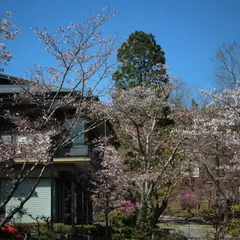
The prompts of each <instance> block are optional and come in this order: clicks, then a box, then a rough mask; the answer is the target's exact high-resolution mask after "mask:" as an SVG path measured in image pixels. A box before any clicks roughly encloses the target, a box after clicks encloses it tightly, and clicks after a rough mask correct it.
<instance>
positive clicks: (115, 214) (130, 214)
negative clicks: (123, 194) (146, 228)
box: [110, 200, 140, 227]
mask: <svg viewBox="0 0 240 240" xmlns="http://www.w3.org/2000/svg"><path fill="white" fill-rule="evenodd" d="M120 204H121V207H120V208H118V209H115V210H114V211H112V212H111V213H110V218H111V220H112V225H113V226H118V227H120V226H136V213H137V210H138V208H139V206H140V203H138V202H136V203H135V204H134V203H133V202H131V200H123V201H121V202H120Z"/></svg>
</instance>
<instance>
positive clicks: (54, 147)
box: [0, 9, 115, 227]
mask: <svg viewBox="0 0 240 240" xmlns="http://www.w3.org/2000/svg"><path fill="white" fill-rule="evenodd" d="M114 15H115V12H113V13H112V12H110V11H109V10H107V9H103V11H102V13H100V14H98V15H96V16H91V17H90V18H89V19H88V20H87V21H85V22H84V23H83V24H70V25H69V26H68V27H67V28H66V29H65V28H62V27H60V28H58V30H57V31H56V32H55V33H53V34H51V33H49V32H48V29H47V27H45V28H44V29H43V30H39V29H38V28H35V29H34V32H35V34H36V35H37V36H38V37H39V40H40V42H41V43H43V45H44V46H45V49H46V52H47V53H49V54H50V55H51V56H52V57H53V59H54V60H55V66H46V67H44V66H39V65H35V66H33V67H32V68H30V70H29V71H28V73H27V76H26V79H27V80H25V79H21V78H19V79H12V83H13V84H16V85H18V86H19V88H20V91H19V92H17V93H16V94H15V95H14V101H13V106H11V107H10V109H6V106H5V105H4V104H2V105H1V112H5V114H4V119H6V121H9V122H11V123H12V124H13V126H14V127H13V128H12V130H13V131H15V132H16V133H17V135H19V137H20V139H18V141H15V142H14V143H11V144H9V143H7V142H6V141H5V142H2V143H1V149H5V150H4V152H2V153H3V154H2V156H1V157H2V160H3V155H4V159H5V160H4V161H1V164H2V166H4V168H1V169H2V171H4V172H5V174H6V175H7V176H6V177H7V178H8V179H9V181H10V182H11V184H12V188H11V190H10V192H9V194H8V195H7V196H5V197H4V199H2V200H1V203H0V210H3V209H4V208H5V206H6V205H7V204H8V202H9V201H10V199H11V197H12V196H13V194H14V192H15V191H16V189H17V188H18V187H19V185H20V184H21V183H22V182H23V181H24V180H26V179H28V177H29V176H30V174H31V172H33V171H37V169H40V171H39V173H38V177H37V180H36V182H35V183H34V187H33V188H32V189H31V190H30V191H29V194H28V195H27V197H26V198H24V199H20V204H19V206H17V207H16V208H14V209H13V210H12V211H10V213H9V214H8V215H7V216H6V217H5V218H4V219H3V221H2V222H1V223H0V227H1V226H3V225H4V224H5V223H6V222H7V221H9V220H10V219H11V218H12V217H13V216H14V214H15V213H17V212H19V211H20V210H21V209H22V208H23V206H24V204H25V203H26V202H27V201H28V200H29V198H30V197H31V196H32V194H33V192H34V190H35V189H36V187H37V185H38V182H39V180H40V178H41V177H42V174H43V172H44V171H45V169H46V167H48V166H51V165H52V163H53V161H52V160H53V157H54V156H56V154H58V150H59V149H60V148H62V147H64V146H66V145H68V144H71V143H72V142H73V141H74V140H75V139H76V138H78V137H79V136H80V135H81V134H84V133H86V132H88V131H90V130H92V129H94V128H95V127H96V126H98V125H100V124H102V122H101V120H100V119H97V118H96V116H97V115H96V113H95V110H96V109H95V108H94V107H92V106H94V103H95V102H96V101H99V100H98V97H96V95H95V94H98V93H99V94H100V93H102V92H103V91H104V90H105V88H101V87H100V83H102V82H103V81H104V79H106V78H107V77H108V76H110V75H111V72H110V70H111V64H108V58H109V56H110V55H111V53H112V44H113V41H114V38H113V37H105V36H104V34H103V32H102V27H103V25H104V24H105V23H107V22H108V21H110V20H111V18H112V17H113V16H114ZM9 16H10V15H9ZM4 23H5V21H2V26H3V27H2V28H1V34H2V36H3V37H5V38H9V39H13V38H14V36H15V35H14V34H13V35H12V34H11V33H10V30H11V28H12V27H13V25H11V24H10V22H9V23H6V24H5V25H4ZM13 28H14V29H15V27H13ZM8 34H9V35H8ZM8 36H9V37H8ZM3 50H4V49H3ZM1 51H2V50H1ZM1 56H6V53H4V51H2V52H1ZM9 56H10V55H9ZM5 59H10V58H5ZM101 85H103V84H101ZM97 90H99V92H98V91H97ZM22 105H24V106H28V111H24V110H22V108H21V106H22ZM6 110H8V111H6ZM79 122H82V124H83V125H84V126H85V127H84V129H83V130H82V131H80V132H78V133H76V134H75V135H73V134H72V133H73V132H74V129H75V128H76V127H77V126H78V125H79ZM21 139H22V143H21ZM20 143H21V144H20ZM19 144H20V145H21V146H19ZM22 145H23V146H22ZM43 146H44V147H43ZM18 148H21V149H22V150H21V159H23V160H24V162H23V164H22V168H21V170H20V173H18V174H17V173H16V171H15V170H14V166H15V165H14V162H13V163H11V164H10V162H11V161H12V160H15V159H16V157H17V156H18V155H17V153H18ZM12 149H14V151H12ZM32 161H34V163H33V162H32ZM30 162H31V166H32V167H29V166H30V164H29V163H30ZM3 169H7V170H8V171H5V170H3ZM16 174H17V175H16ZM10 176H12V177H10Z"/></svg>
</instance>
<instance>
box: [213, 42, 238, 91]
mask: <svg viewBox="0 0 240 240" xmlns="http://www.w3.org/2000/svg"><path fill="white" fill-rule="evenodd" d="M239 57H240V42H237V41H233V42H232V43H230V44H223V45H222V46H220V47H219V49H218V51H217V53H216V59H215V62H216V70H215V73H214V75H215V79H214V80H215V82H216V83H217V85H218V87H220V89H224V88H230V89H233V88H235V87H236V85H238V84H239V83H240V61H239Z"/></svg>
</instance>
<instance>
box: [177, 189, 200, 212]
mask: <svg viewBox="0 0 240 240" xmlns="http://www.w3.org/2000/svg"><path fill="white" fill-rule="evenodd" d="M178 198H179V200H180V204H181V207H182V210H190V209H192V208H197V204H198V197H197V195H196V194H194V193H188V192H183V193H181V194H180V195H179V196H178Z"/></svg>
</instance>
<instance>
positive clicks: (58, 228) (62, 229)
mask: <svg viewBox="0 0 240 240" xmlns="http://www.w3.org/2000/svg"><path fill="white" fill-rule="evenodd" d="M54 232H57V233H71V232H73V227H72V226H71V225H65V224H64V223H55V224H54Z"/></svg>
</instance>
